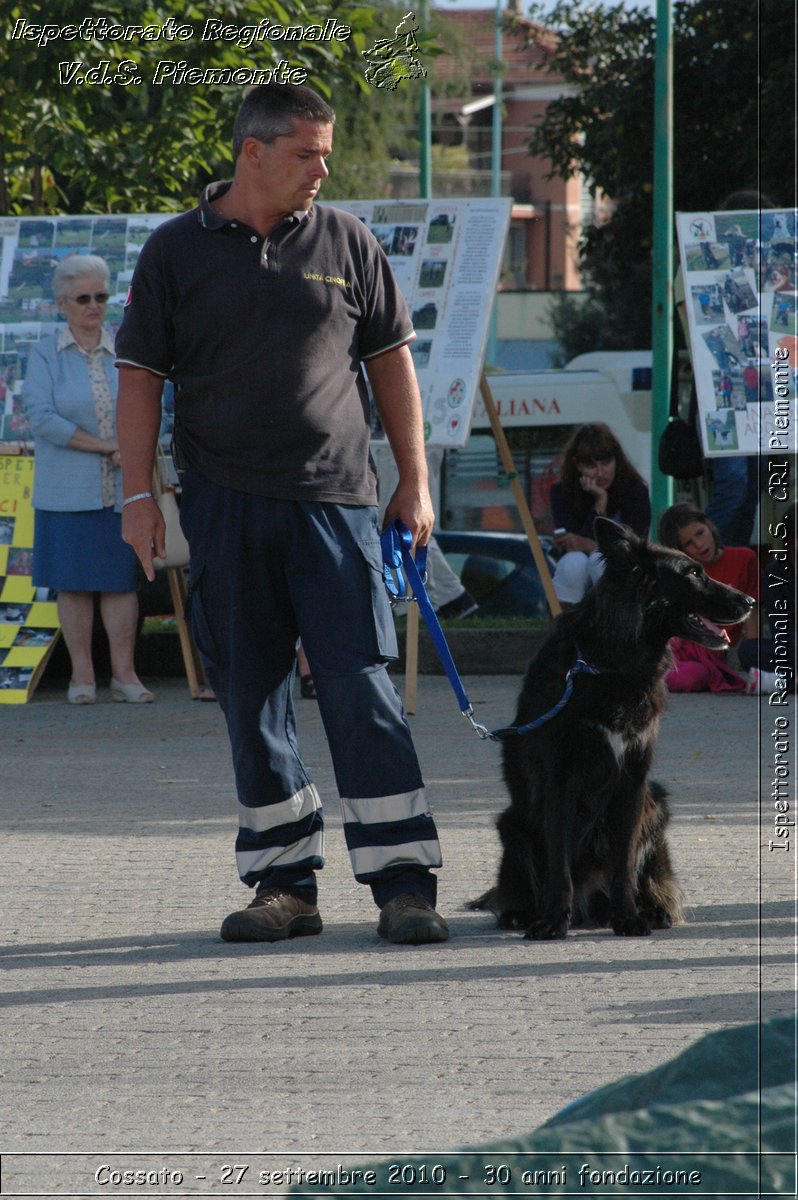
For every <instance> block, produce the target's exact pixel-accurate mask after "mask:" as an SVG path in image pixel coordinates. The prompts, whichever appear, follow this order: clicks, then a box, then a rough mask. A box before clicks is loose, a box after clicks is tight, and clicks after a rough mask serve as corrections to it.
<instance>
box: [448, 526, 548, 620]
mask: <svg viewBox="0 0 798 1200" xmlns="http://www.w3.org/2000/svg"><path fill="white" fill-rule="evenodd" d="M435 537H436V539H437V541H438V545H439V546H440V548H441V550H442V551H443V553H444V554H445V555H446V558H447V561H448V563H449V565H450V566H451V568H452V570H453V571H454V572H455V574H456V575H458V576H459V577H460V579H461V580H462V583H463V586H464V587H465V588H467V589H468V591H469V592H471V594H472V596H474V598H475V599H476V600H477V602H478V603H479V612H480V615H481V616H485V617H494V616H496V617H498V616H501V617H535V618H539V619H545V618H546V617H547V616H548V611H549V609H548V604H547V602H546V593H545V591H544V590H543V584H542V582H541V579H540V575H539V573H538V569H537V567H536V565H535V560H534V558H533V557H532V550H531V549H530V546H529V542H528V540H527V538H526V535H525V534H523V533H489V532H472V531H468V532H465V531H462V532H461V531H458V530H454V529H441V530H436V531H435ZM540 540H541V545H542V547H543V552H544V554H545V556H546V562H547V564H548V567H549V570H550V571H553V570H554V559H553V558H552V556H551V547H552V542H551V538H548V537H542V538H541V539H540Z"/></svg>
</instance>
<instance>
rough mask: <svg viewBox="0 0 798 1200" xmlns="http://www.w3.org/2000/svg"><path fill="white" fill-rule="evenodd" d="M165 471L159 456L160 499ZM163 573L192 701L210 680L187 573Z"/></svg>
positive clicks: (156, 485)
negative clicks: (192, 617) (189, 608)
mask: <svg viewBox="0 0 798 1200" xmlns="http://www.w3.org/2000/svg"><path fill="white" fill-rule="evenodd" d="M164 471H165V468H164V466H163V462H162V460H161V459H160V457H159V461H158V463H157V464H156V466H155V470H154V471H153V475H152V490H153V492H154V493H155V496H156V498H157V497H158V496H160V495H161V493H162V492H163V491H164V488H165V478H164ZM163 570H164V571H165V572H166V578H167V580H168V583H169V593H170V595H171V597H172V607H173V608H174V613H175V624H176V625H177V633H178V637H179V638H180V653H181V654H182V656H183V667H184V668H185V672H186V681H187V683H188V691H189V695H190V696H191V699H192V700H199V698H200V693H201V692H202V691H203V690H205V689H207V688H208V681H207V679H206V678H205V670H204V668H203V666H202V662H201V661H200V656H199V651H198V650H197V647H196V645H195V644H194V639H193V637H192V636H191V630H190V629H189V627H188V622H187V621H186V615H185V614H186V600H187V598H188V587H187V585H186V574H185V570H184V568H183V567H164V568H163Z"/></svg>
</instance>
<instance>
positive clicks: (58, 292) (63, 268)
mask: <svg viewBox="0 0 798 1200" xmlns="http://www.w3.org/2000/svg"><path fill="white" fill-rule="evenodd" d="M90 275H94V276H95V277H96V276H97V275H99V276H100V277H101V278H102V279H104V280H105V286H106V288H107V287H108V286H109V284H110V282H111V272H110V271H109V270H108V263H107V262H106V261H105V259H104V258H100V257H99V256H98V255H96V254H70V255H69V257H68V258H64V259H62V260H61V262H60V263H59V264H58V266H57V267H56V269H55V271H54V272H53V295H54V296H55V298H56V300H60V299H61V298H62V297H63V296H65V295H66V294H67V292H68V290H69V288H70V287H71V286H72V284H73V283H74V282H75V280H76V279H88V277H89V276H90Z"/></svg>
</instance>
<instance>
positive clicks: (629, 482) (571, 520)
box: [551, 424, 651, 606]
mask: <svg viewBox="0 0 798 1200" xmlns="http://www.w3.org/2000/svg"><path fill="white" fill-rule="evenodd" d="M551 510H552V514H553V516H554V530H555V532H554V538H555V542H556V544H557V546H558V547H559V548H560V549H561V550H563V551H564V553H563V555H562V557H561V558H560V560H559V562H558V563H557V567H556V569H555V571H554V577H553V580H552V582H553V584H554V591H555V593H556V595H557V598H558V599H559V601H560V602H561V603H562V604H564V605H566V606H570V605H573V604H578V603H579V601H580V600H581V599H582V597H583V596H584V594H585V592H586V591H587V589H588V587H589V586H590V584H591V583H595V581H596V580H597V579H598V578H599V576H600V575H601V573H602V571H603V570H604V559H603V558H602V557H601V555H600V554H599V552H598V548H597V545H596V540H595V538H594V537H593V523H594V521H595V519H596V517H598V516H602V517H609V518H610V520H612V521H617V522H618V524H620V525H628V526H629V528H630V529H633V530H634V531H635V533H637V534H639V535H640V536H641V537H647V536H648V532H649V525H650V523H651V503H650V500H649V496H648V487H647V486H646V484H645V483H644V481H643V479H642V478H641V476H640V475H639V474H638V473H637V471H636V470H635V468H634V467H633V466H632V464H631V463H630V462H629V459H628V458H627V457H626V455H625V454H624V452H623V449H622V448H621V445H620V443H619V441H618V439H617V438H616V437H615V435H614V434H613V433H612V431H611V430H610V429H609V428H608V426H607V425H600V424H595V425H580V427H579V428H578V429H577V430H576V432H575V433H574V434H573V435H572V437H571V439H570V441H569V442H568V445H567V446H566V447H565V457H564V460H563V466H562V473H561V475H560V482H559V483H555V484H554V485H553V486H552V489H551Z"/></svg>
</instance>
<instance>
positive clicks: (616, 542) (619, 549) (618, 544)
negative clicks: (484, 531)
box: [593, 517, 640, 559]
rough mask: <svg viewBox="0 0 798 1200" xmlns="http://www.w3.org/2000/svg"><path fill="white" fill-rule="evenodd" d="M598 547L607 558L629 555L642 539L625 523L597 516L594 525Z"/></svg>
mask: <svg viewBox="0 0 798 1200" xmlns="http://www.w3.org/2000/svg"><path fill="white" fill-rule="evenodd" d="M593 532H594V533H595V535H596V541H597V542H598V548H599V550H600V551H601V553H602V554H603V555H604V557H605V558H606V559H612V558H615V559H618V558H620V557H624V558H626V557H628V555H629V554H630V553H631V552H632V551H634V550H637V549H638V548H639V546H640V539H639V538H638V536H637V534H636V533H633V532H632V530H631V529H627V527H626V526H625V525H619V524H618V523H617V522H616V521H610V520H609V519H608V518H607V517H596V520H595V523H594V525H593Z"/></svg>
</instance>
